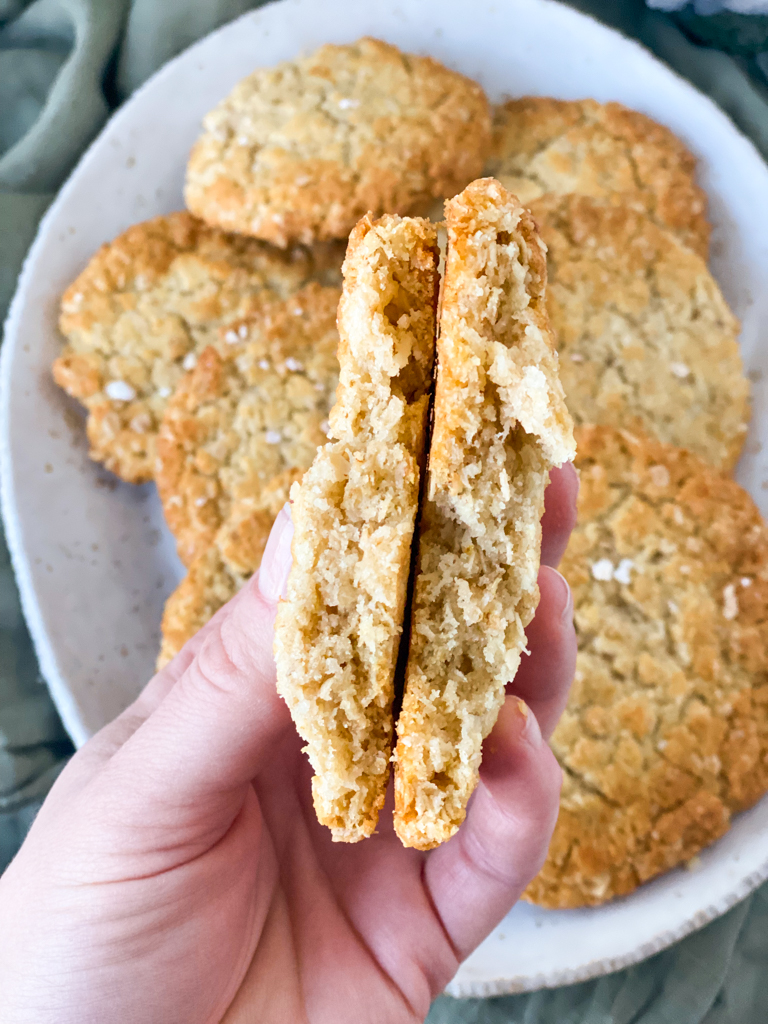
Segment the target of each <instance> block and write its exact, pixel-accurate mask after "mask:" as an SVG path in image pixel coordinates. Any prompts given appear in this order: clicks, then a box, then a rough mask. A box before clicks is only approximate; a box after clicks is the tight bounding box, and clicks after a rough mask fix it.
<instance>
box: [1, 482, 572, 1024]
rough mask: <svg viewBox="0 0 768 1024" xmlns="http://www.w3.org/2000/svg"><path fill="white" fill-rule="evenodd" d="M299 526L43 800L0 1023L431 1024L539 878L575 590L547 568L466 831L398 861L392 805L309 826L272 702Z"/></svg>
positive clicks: (554, 509) (6, 919)
mask: <svg viewBox="0 0 768 1024" xmlns="http://www.w3.org/2000/svg"><path fill="white" fill-rule="evenodd" d="M576 489H577V483H576V475H575V472H574V471H573V469H572V468H571V467H570V466H569V467H566V468H565V469H564V470H561V471H557V472H555V473H553V477H552V483H551V485H550V487H549V489H548V491H547V507H546V514H545V522H544V534H545V536H544V544H543V558H544V559H545V561H547V562H548V563H549V564H550V565H552V564H556V563H557V561H558V560H559V558H560V556H561V554H562V552H563V550H564V547H565V544H566V542H567V539H568V534H569V532H570V529H571V527H572V525H573V519H574V508H575V495H576ZM291 532H292V528H291V524H290V517H289V516H288V515H287V513H285V512H283V513H281V515H280V516H279V518H278V520H277V522H276V524H275V527H274V529H273V531H272V535H271V537H270V540H269V544H268V546H267V551H266V552H265V557H264V561H263V564H262V569H261V571H260V574H259V576H258V578H254V579H253V580H251V582H250V583H249V584H248V585H247V586H246V587H245V588H244V589H243V590H242V591H241V592H240V594H239V595H238V596H237V597H236V598H234V600H233V601H231V602H230V603H229V605H227V606H226V607H225V608H223V609H221V611H220V612H219V613H218V614H217V615H216V616H215V617H214V618H213V619H212V620H211V622H210V623H209V624H208V625H207V626H206V627H205V629H203V630H202V631H201V633H200V634H198V636H197V637H195V639H194V640H193V641H191V642H190V643H189V644H188V645H187V647H186V648H185V649H184V650H183V651H182V652H181V653H180V654H179V655H178V656H177V657H176V658H175V659H174V661H173V662H172V663H171V664H170V665H169V666H168V667H167V668H166V669H164V670H163V671H162V672H160V673H159V674H158V675H157V676H155V677H154V679H153V680H152V681H151V682H150V683H149V684H148V685H147V687H146V688H145V690H144V691H143V693H142V694H141V696H140V697H139V698H138V700H136V701H135V703H134V704H133V705H131V707H130V708H128V710H127V711H125V712H124V714H122V715H120V717H119V718H117V719H116V720H115V721H114V722H112V723H111V725H108V726H107V727H106V728H105V729H102V730H101V732H99V733H98V734H97V735H96V736H94V737H93V739H91V740H90V741H89V742H88V743H87V744H86V745H85V746H84V747H83V748H82V749H81V750H80V751H78V753H77V754H76V755H75V756H74V757H73V758H72V760H71V761H70V763H69V764H68V766H67V767H66V769H65V770H64V771H63V772H62V774H61V776H60V777H59V779H58V781H57V782H56V784H55V786H54V787H53V789H52V791H51V793H50V795H49V797H48V799H47V800H46V801H45V804H44V805H43V807H42V809H41V810H40V813H39V815H38V817H37V819H36V821H35V823H34V824H33V826H32V829H31V830H30V833H29V836H28V837H27V840H26V842H25V843H24V845H23V847H22V849H21V851H20V852H19V854H18V856H17V857H16V859H15V860H14V861H13V863H12V864H11V865H10V867H9V868H8V870H7V872H6V873H5V875H4V876H3V877H2V879H0V1003H1V1004H2V1012H3V1021H4V1022H5V1024H27V1022H29V1024H75V1022H77V1024H105V1022H106V1021H116V1022H117V1021H119V1022H120V1024H198V1022H199V1024H213V1022H218V1021H221V1020H222V1019H223V1020H225V1021H226V1022H227V1024H325V1022H326V1021H327V1022H329V1024H331V1022H332V1024H344V1022H349V1024H375V1022H381V1024H399V1022H415V1021H422V1020H423V1019H424V1017H425V1016H426V1014H427V1012H428V1009H429V1004H430V1001H431V1000H432V998H433V997H434V996H435V995H436V994H437V993H439V992H440V991H441V989H442V988H443V986H444V985H445V984H446V983H447V982H448V980H449V979H450V978H451V976H452V975H453V974H454V972H455V971H456V968H457V967H458V965H459V963H460V962H461V960H462V959H463V958H464V957H466V956H467V955H468V954H469V953H470V952H471V951H472V950H473V949H474V948H475V946H477V945H478V943H480V942H481V941H482V939H483V938H484V937H485V936H486V935H487V934H488V933H489V932H490V931H491V929H492V928H493V927H494V925H495V924H496V923H497V922H498V921H499V920H500V919H501V918H502V917H503V916H504V914H506V912H507V911H508V910H509V908H510V907H511V906H512V904H513V903H514V902H515V900H517V898H518V897H519V895H520V893H521V892H522V890H523V889H524V887H525V886H526V884H527V883H528V881H529V880H530V879H531V878H532V877H533V875H534V874H535V873H536V872H537V870H538V869H539V867H540V866H541V864H542V862H543V859H544V856H545V854H546V850H547V845H548V843H549V839H550V835H551V833H552V829H553V827H554V823H555V819H556V816H557V806H558V794H559V790H560V769H559V767H558V765H557V762H556V761H555V758H554V757H553V755H552V754H551V752H550V750H549V748H548V746H547V745H546V743H545V742H544V740H543V739H542V734H543V735H544V737H547V736H548V735H549V733H550V732H551V731H552V729H553V728H554V725H555V723H556V721H557V718H558V717H559V715H560V712H561V711H562V708H563V705H564V703H565V699H566V695H567V690H568V686H569V683H570V681H571V678H572V675H573V668H574V659H575V649H576V645H575V637H574V634H573V627H572V624H571V613H572V609H571V604H570V594H569V592H568V587H567V585H566V583H565V581H564V580H563V579H562V577H561V576H560V575H559V574H558V573H557V572H555V571H554V570H553V569H551V568H546V567H545V568H542V570H541V575H540V578H539V582H540V587H541V604H540V605H539V610H538V612H537V614H536V618H535V620H534V622H533V623H532V624H531V626H530V628H529V630H528V637H529V647H530V649H531V655H530V657H528V658H524V659H523V666H522V668H521V671H520V672H519V674H518V677H517V679H516V680H515V683H514V686H513V687H512V689H513V691H514V695H510V696H508V697H507V700H506V704H505V706H504V708H503V710H502V712H501V715H500V716H499V721H498V724H497V726H496V728H495V729H494V731H493V733H492V734H491V736H490V737H489V739H488V740H487V742H486V746H485V756H484V760H483V766H482V771H481V781H480V784H479V786H478V788H477V790H476V792H475V794H474V796H473V798H472V801H471V803H470V807H469V813H468V816H467V820H466V822H465V824H464V825H463V826H462V828H461V829H460V830H459V832H458V833H457V835H456V836H454V838H453V839H451V841H450V842H448V843H446V844H445V845H443V846H442V847H439V848H438V849H436V850H434V851H432V852H431V853H426V854H425V853H420V852H418V851H416V850H406V849H404V848H403V847H402V846H401V845H400V842H399V840H398V839H397V837H396V836H395V834H394V832H393V830H392V825H391V812H392V808H391V805H388V806H387V807H386V808H385V809H384V811H383V813H382V815H381V820H380V824H379V831H378V832H377V834H376V835H375V836H374V837H373V838H371V839H369V840H366V841H365V842H362V843H359V844H357V845H354V846H345V845H343V844H334V843H332V842H331V841H330V835H329V833H328V832H327V830H326V829H324V828H322V827H321V826H320V825H318V824H317V821H316V820H315V818H314V813H313V810H312V804H311V798H310V771H309V766H308V764H307V762H306V758H305V757H304V755H303V754H302V753H301V741H300V740H299V738H298V737H297V735H296V733H295V731H294V728H293V725H292V722H291V719H290V716H289V715H288V711H287V709H286V706H285V705H284V704H283V702H282V701H281V700H280V699H279V698H278V697H277V694H276V692H275V672H274V666H273V661H272V625H273V620H274V614H275V606H276V600H277V598H278V596H279V594H280V593H281V591H282V588H283V585H284V580H285V576H286V573H287V569H288V566H289V563H290V535H291ZM522 701H525V704H523V703H522Z"/></svg>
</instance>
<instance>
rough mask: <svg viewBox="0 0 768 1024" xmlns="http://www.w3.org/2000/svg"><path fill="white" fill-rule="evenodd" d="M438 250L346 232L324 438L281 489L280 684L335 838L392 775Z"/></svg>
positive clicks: (405, 238)
mask: <svg viewBox="0 0 768 1024" xmlns="http://www.w3.org/2000/svg"><path fill="white" fill-rule="evenodd" d="M437 264H438V250H437V244H436V231H435V227H434V226H433V225H432V224H430V223H429V222H428V221H424V220H421V219H418V218H416V219H408V218H406V219H400V218H399V217H395V216H385V217H382V218H381V219H379V220H373V219H371V218H370V217H365V218H364V219H363V220H362V221H361V222H360V223H359V224H358V225H357V227H356V228H355V230H354V231H353V232H352V235H351V236H350V240H349V247H348V250H347V257H346V260H345V262H344V289H343V294H342V299H341V303H340V305H339V336H340V344H339V363H340V367H341V376H340V383H339V390H338V393H337V400H336V404H335V405H334V407H333V410H332V412H331V416H330V436H331V439H332V440H331V441H330V443H329V444H327V445H326V446H325V447H324V448H321V449H320V451H319V452H318V454H317V457H316V458H315V461H314V462H313V463H312V466H311V467H310V469H309V471H308V472H307V473H306V475H305V476H304V478H303V480H302V482H301V485H297V486H296V487H295V488H294V489H293V491H292V493H291V497H292V501H293V521H294V527H295V534H294V539H293V547H292V551H293V567H292V569H291V572H290V575H289V579H288V590H287V599H286V600H285V601H283V602H281V603H280V605H279V607H278V612H277V621H276V625H275V658H276V662H277V679H278V690H279V692H280V694H281V695H282V696H283V698H284V699H285V700H286V702H287V704H288V706H289V707H290V709H291V714H292V716H293V719H294V722H295V723H296V727H297V729H298V731H299V733H300V734H301V736H302V737H303V739H304V740H305V741H306V744H307V746H306V751H307V754H308V755H309V760H310V762H311V764H312V768H313V770H314V773H315V775H314V779H313V781H312V793H313V798H314V804H315V811H316V813H317V817H318V820H319V821H320V822H321V823H322V824H324V825H327V826H328V827H329V828H330V829H331V832H332V834H333V838H334V839H335V840H339V841H344V842H356V841H357V840H359V839H363V838H365V837H366V836H369V835H370V834H371V833H372V832H373V830H374V828H375V826H376V821H377V818H378V813H379V810H380V809H381V807H382V805H383V803H384V794H385V790H386V785H387V779H388V777H389V761H390V754H391V743H392V701H393V697H394V674H395V664H396V661H397V655H398V646H399V641H400V634H401V630H402V620H403V610H404V604H405V596H406V589H407V585H408V576H409V570H410V563H411V543H412V537H413V530H414V521H415V518H416V513H417V506H418V499H419V482H420V474H421V464H422V461H423V457H424V445H425V440H426V427H427V415H428V411H429V400H430V392H431V384H432V363H433V358H434V335H435V316H436V306H437V290H438V276H437Z"/></svg>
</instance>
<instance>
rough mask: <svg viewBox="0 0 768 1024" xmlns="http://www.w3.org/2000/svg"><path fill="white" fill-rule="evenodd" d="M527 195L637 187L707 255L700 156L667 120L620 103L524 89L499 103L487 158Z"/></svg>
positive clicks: (655, 211)
mask: <svg viewBox="0 0 768 1024" xmlns="http://www.w3.org/2000/svg"><path fill="white" fill-rule="evenodd" d="M486 167H487V171H488V173H489V174H493V175H495V176H496V177H497V178H498V179H499V180H500V181H501V182H502V183H503V184H504V185H506V186H507V188H508V189H510V190H511V191H512V192H514V193H515V194H516V195H517V196H519V197H520V199H521V200H522V201H523V202H524V203H529V202H530V201H531V200H533V199H536V198H537V197H538V196H541V195H543V194H544V193H546V192H554V193H557V194H559V195H562V194H564V193H567V192H577V193H580V194H581V195H588V196H607V195H608V194H609V193H616V192H623V193H629V194H632V195H633V197H634V200H635V201H636V202H638V203H639V204H640V205H641V206H643V207H644V208H645V209H646V210H647V211H648V212H649V213H650V214H651V216H652V217H653V218H654V219H655V220H656V221H657V222H658V223H659V224H660V225H662V226H663V227H666V228H668V229H669V230H670V231H672V232H674V234H676V235H677V236H678V237H679V238H680V240H681V241H682V242H683V243H684V244H685V245H688V246H690V248H691V249H693V250H695V251H696V252H697V253H698V254H699V255H700V256H702V257H703V258H704V259H706V258H707V255H708V252H709V234H710V227H709V224H708V222H707V219H706V208H707V204H706V196H705V193H704V192H703V191H702V189H701V188H699V186H698V185H697V184H696V182H695V180H694V176H695V173H696V159H695V157H694V156H693V155H692V154H691V153H690V152H689V151H688V150H687V149H686V147H685V146H684V145H683V143H682V142H681V141H680V139H678V138H677V136H676V135H674V134H673V133H672V132H671V131H670V130H669V129H668V128H665V127H664V126H663V125H660V124H657V123H656V122H655V121H652V120H651V119H650V118H649V117H646V116H645V114H640V113H638V112H637V111H635V110H628V109H627V108H626V107H624V106H622V105H621V104H620V103H597V102H596V101H595V100H555V99H549V98H546V97H540V96H525V97H523V98H522V99H519V100H510V101H509V102H508V103H503V104H501V105H500V106H498V107H496V108H495V111H494V127H493V149H492V156H491V158H490V160H489V161H488V162H487V164H486Z"/></svg>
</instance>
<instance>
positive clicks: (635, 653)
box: [526, 427, 768, 907]
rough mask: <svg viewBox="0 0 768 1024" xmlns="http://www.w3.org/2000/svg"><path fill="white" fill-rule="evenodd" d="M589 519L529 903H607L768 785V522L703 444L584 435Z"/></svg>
mask: <svg viewBox="0 0 768 1024" xmlns="http://www.w3.org/2000/svg"><path fill="white" fill-rule="evenodd" d="M577 441H578V457H577V466H578V467H579V468H580V470H581V492H580V495H579V523H578V526H577V528H576V530H575V531H574V533H573V535H572V537H571V541H570V545H569V547H568V551H567V553H566V555H565V558H564V560H563V564H562V565H561V569H562V571H563V573H564V574H565V576H566V578H567V579H568V581H569V582H570V585H571V588H572V590H573V597H574V605H575V621H576V630H577V633H578V640H579V655H578V662H577V670H576V679H575V682H574V684H573V688H572V690H571V695H570V699H569V702H568V707H567V709H566V711H565V713H564V715H563V717H562V719H561V721H560V724H559V725H558V727H557V729H556V731H555V733H554V735H553V737H552V748H553V750H554V751H555V753H556V754H557V757H558V760H559V761H560V764H561V765H562V767H563V770H564V776H565V781H564V786H563V792H562V798H561V804H560V817H559V819H558V823H557V827H556V829H555V835H554V839H553V841H552V844H551V846H550V850H549V855H548V857H547V861H546V863H545V865H544V868H543V869H542V871H541V873H540V874H539V875H538V877H537V878H536V879H535V880H534V881H533V882H532V883H531V885H530V886H529V888H528V890H527V893H526V898H527V899H530V900H532V901H533V902H535V903H539V904H541V905H542V906H547V907H579V906H584V905H588V904H597V903H602V902H603V901H605V900H608V899H611V898H612V897H615V896H620V895H623V894H625V893H628V892H631V891H632V890H633V889H634V888H636V887H637V886H638V885H640V884H641V883H642V882H645V881H647V880H648V879H649V878H653V877H654V876H655V875H658V874H659V873H660V872H662V871H667V870H668V869H670V868H673V867H675V866H676V865H678V864H681V863H683V862H685V861H687V860H689V859H690V858H691V857H692V856H694V854H696V853H697V852H698V851H699V850H701V849H702V847H704V846H707V845H708V844H709V843H711V842H712V841H713V840H715V839H717V838H718V836H721V835H722V834H723V833H724V832H725V831H726V830H727V829H728V827H729V823H730V818H731V814H732V813H733V812H735V811H740V810H742V809H744V808H746V807H749V806H750V805H751V804H753V803H754V802H755V801H756V800H757V799H758V798H759V797H761V796H762V795H763V793H764V792H765V791H766V789H768V615H767V614H766V609H767V608H768V531H767V530H766V527H765V525H764V524H763V522H762V520H761V518H760V515H759V513H758V511H757V509H756V508H755V505H754V503H753V502H752V499H751V498H750V497H749V495H748V494H746V492H745V491H743V490H742V488H741V487H739V486H738V485H737V484H736V483H734V482H733V481H732V480H730V479H727V478H725V477H722V476H720V475H719V474H717V473H716V472H715V471H714V470H713V469H711V467H709V466H707V465H705V464H704V463H703V462H701V461H700V460H699V459H697V458H696V456H694V455H692V454H690V453H688V452H685V451H682V450H680V449H677V448H672V447H669V446H666V445H661V444H659V443H658V442H656V441H652V440H650V439H648V438H646V437H643V436H642V435H640V434H630V433H627V432H619V431H616V430H614V429H612V428H610V427H583V428H580V429H579V430H578V431H577Z"/></svg>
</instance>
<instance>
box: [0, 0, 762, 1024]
mask: <svg viewBox="0 0 768 1024" xmlns="http://www.w3.org/2000/svg"><path fill="white" fill-rule="evenodd" d="M317 2H318V3H320V2H322V0H317ZM361 2H364V0H361ZM571 3H572V6H575V7H578V8H579V9H580V10H582V11H585V12H586V13H590V14H592V15H594V16H595V17H598V18H600V19H601V20H603V21H605V22H606V23H608V24H610V25H613V26H614V27H616V28H618V29H620V30H621V31H623V32H625V33H626V34H628V35H631V36H634V37H635V38H638V39H640V40H641V41H642V42H643V43H645V45H646V46H648V47H650V48H651V49H652V50H654V51H655V52H656V53H657V54H658V55H659V56H660V57H661V58H662V59H664V60H666V61H667V62H668V63H669V64H671V65H672V66H673V67H674V68H675V69H676V70H677V71H679V72H680V73H681V74H683V75H685V76H686V77H688V78H689V79H690V80H691V81H692V82H694V83H695V84H696V85H697V86H698V87H699V88H700V89H702V90H704V91H705V92H708V93H709V94H710V95H711V96H712V97H713V98H714V99H715V100H716V101H717V102H718V103H719V104H720V105H721V106H722V107H723V108H724V109H725V110H726V111H727V112H728V114H729V115H730V116H731V117H732V118H733V120H734V121H735V122H736V124H738V125H739V126H740V127H741V129H742V130H743V131H744V132H746V133H747V134H748V135H750V136H751V137H752V138H753V140H754V141H755V143H756V145H757V146H758V147H759V148H760V149H761V151H762V152H763V153H764V154H765V155H766V156H768V88H767V80H766V77H765V73H766V72H768V19H749V18H744V17H742V18H739V16H738V15H729V14H722V15H717V16H716V17H715V18H712V19H706V18H702V17H700V16H698V15H696V14H695V12H693V11H692V10H691V9H686V10H684V11H681V12H678V13H676V14H674V15H662V14H658V13H655V12H650V11H648V10H647V8H646V7H645V4H644V3H643V0H571ZM258 6H260V4H259V3H258V2H253V0H35V2H31V3H30V2H29V0H0V320H1V319H2V318H3V317H4V315H5V311H6V308H7V305H8V302H9V301H10V298H11V295H12V293H13V290H14V287H15V282H16V278H17V276H18V272H19V270H20V268H21V264H22V262H23V259H24V256H25V254H26V251H27V249H28V247H29V244H30V242H31V241H32V238H33V237H34V233H35V230H36V227H37V223H38V221H39V219H40V217H41V216H42V214H43V213H44V212H45V209H46V207H47V206H48V204H49V202H50V200H51V198H52V197H53V195H54V193H55V191H56V189H58V187H59V186H60V185H61V183H62V182H63V180H64V179H65V177H66V176H67V174H68V173H69V171H70V170H71V169H72V167H73V166H74V164H75V162H76V161H77V159H78V157H79V156H80V154H81V153H82V151H83V150H84V148H85V147H86V146H87V145H88V143H89V142H90V140H91V139H92V138H93V137H94V136H95V135H96V134H97V132H98V131H99V129H100V128H101V127H102V125H103V123H104V121H105V120H106V118H107V117H108V116H109V113H110V111H111V110H112V109H114V107H115V106H117V105H118V104H119V103H120V102H121V101H122V100H123V99H124V98H125V97H127V96H128V95H130V93H131V92H132V91H133V90H134V89H135V88H136V87H137V86H138V85H140V84H141V83H142V82H143V81H144V80H145V79H146V78H147V77H148V76H149V75H150V74H151V73H152V72H153V71H155V70H156V69H157V68H158V67H159V66H161V65H162V64H163V63H164V62H165V61H166V60H168V59H169V58H170V57H172V56H173V55H174V54H176V53H178V52H179V51H180V50H182V49H184V47H186V46H188V45H189V44H190V43H192V42H194V41H195V40H196V39H198V38H200V37H201V36H203V35H205V34H206V33H207V32H210V31H211V30H212V29H214V28H216V27H217V26H219V25H221V24H223V23H225V22H227V21H229V20H231V19H232V18H234V17H236V16H237V15H239V14H242V13H243V12H244V11H246V10H249V9H251V8H253V7H258ZM701 44H704V45H701ZM722 51H726V52H722ZM70 752H71V745H70V744H69V741H68V740H67V738H66V736H65V735H64V732H63V730H62V728H61V724H60V723H59V720H58V718H57V716H56V713H55V711H54V709H53V705H52V704H51V701H50V698H49V697H48V694H47V691H46V689H45V687H44V685H43V683H42V681H41V679H40V676H39V672H38V669H37V663H36V661H35V657H34V651H33V649H32V645H31V642H30V639H29V635H28V633H27V631H26V627H25V625H24V621H23V618H22V615H21V609H20V606H19V600H18V595H17V592H16V588H15V585H14V581H13V573H12V571H11V567H10V562H9V559H8V554H7V550H6V548H5V544H4V541H3V538H2V535H1V534H0V871H2V870H3V869H4V867H5V866H6V865H7V863H8V862H9V861H10V859H11V857H12V856H13V854H14V853H15V851H16V850H17V849H18V846H19V845H20V843H21V841H22V840H23V837H24V835H25V833H26V830H27V828H28V827H29V824H30V822H31V821H32V819H33V818H34V815H35V813H36V811H37V808H38V807H39V803H40V801H41V799H42V798H43V797H44V795H45V793H46V792H47V791H48V789H49V787H50V785H51V784H52V782H53V781H54V779H55V777H56V774H57V773H58V771H59V770H60V768H61V766H62V764H63V763H64V762H65V760H66V757H67V756H68V755H69V753H70ZM767 958H768V885H767V886H765V887H763V888H762V889H760V890H758V892H756V893H755V894H754V895H753V896H752V897H750V898H749V899H747V900H745V901H744V902H743V903H741V904H739V905H738V906H737V907H735V908H734V909H733V910H731V911H730V912H729V913H728V914H726V915H724V916H723V917H721V918H720V919H719V920H717V921H715V922H713V923H712V924H710V925H708V926H707V927H706V928H704V929H702V930H701V931H699V932H697V933H695V934H694V935H691V936H689V937H688V938H687V939H684V940H683V941H682V942H680V943H678V944H677V945H676V946H673V947H672V948H670V949H668V950H665V951H664V952H662V953H660V954H658V955H657V956H655V957H652V958H651V959H649V960H647V961H645V962H644V963H642V964H639V965H637V966H636V967H633V968H631V969H629V970H625V971H619V972H617V973H615V974H611V975H608V976H607V977H604V978H600V979H597V980H595V981H590V982H584V983H583V984H580V985H570V986H565V987H563V988H560V989H554V990H549V991H546V990H545V991H541V992H535V993H532V994H528V995H519V996H508V997H500V998H496V999H480V1000H478V999H469V1000H454V999H450V998H449V997H447V996H443V997H440V998H439V999H437V1000H436V1001H435V1003H434V1004H433V1006H432V1009H431V1011H430V1014H429V1018H428V1021H429V1024H501V1022H505V1024H755V1022H757V1021H759V1020H763V1019H768V972H766V971H765V969H764V965H765V962H766V959H767ZM0 999H1V996H0ZM0 1017H2V1006H1V1005H0Z"/></svg>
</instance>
